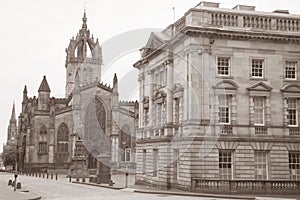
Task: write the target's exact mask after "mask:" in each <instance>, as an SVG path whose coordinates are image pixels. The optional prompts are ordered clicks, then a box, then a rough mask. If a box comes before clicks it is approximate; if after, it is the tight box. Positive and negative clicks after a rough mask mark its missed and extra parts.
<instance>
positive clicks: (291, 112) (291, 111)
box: [287, 98, 298, 126]
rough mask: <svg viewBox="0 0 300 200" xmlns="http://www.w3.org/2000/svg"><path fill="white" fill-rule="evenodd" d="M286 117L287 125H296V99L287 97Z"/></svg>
mask: <svg viewBox="0 0 300 200" xmlns="http://www.w3.org/2000/svg"><path fill="white" fill-rule="evenodd" d="M287 103H288V108H287V113H288V115H287V118H288V124H289V126H298V110H297V99H296V98H289V99H288V100H287Z"/></svg>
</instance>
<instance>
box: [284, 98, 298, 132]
mask: <svg viewBox="0 0 300 200" xmlns="http://www.w3.org/2000/svg"><path fill="white" fill-rule="evenodd" d="M289 100H294V101H295V108H289ZM298 109H299V107H298V99H297V98H288V99H287V119H288V127H298V125H299V123H298V120H299V118H298V115H299V112H298ZM289 111H295V117H296V119H295V122H296V124H292V125H290V119H289Z"/></svg>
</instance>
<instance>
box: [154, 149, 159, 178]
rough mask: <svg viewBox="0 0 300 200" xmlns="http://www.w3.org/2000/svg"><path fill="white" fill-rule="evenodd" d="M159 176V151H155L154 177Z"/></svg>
mask: <svg viewBox="0 0 300 200" xmlns="http://www.w3.org/2000/svg"><path fill="white" fill-rule="evenodd" d="M157 176H158V149H153V177H157Z"/></svg>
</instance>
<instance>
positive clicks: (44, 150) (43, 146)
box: [39, 142, 47, 153]
mask: <svg viewBox="0 0 300 200" xmlns="http://www.w3.org/2000/svg"><path fill="white" fill-rule="evenodd" d="M39 153H47V142H40V143H39Z"/></svg>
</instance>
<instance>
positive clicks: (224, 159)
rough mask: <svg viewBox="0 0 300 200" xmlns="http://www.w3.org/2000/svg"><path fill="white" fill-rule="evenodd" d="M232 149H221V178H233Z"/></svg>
mask: <svg viewBox="0 0 300 200" xmlns="http://www.w3.org/2000/svg"><path fill="white" fill-rule="evenodd" d="M232 172H233V169H232V151H230V150H219V175H220V179H221V180H232Z"/></svg>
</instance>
